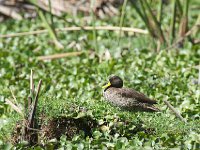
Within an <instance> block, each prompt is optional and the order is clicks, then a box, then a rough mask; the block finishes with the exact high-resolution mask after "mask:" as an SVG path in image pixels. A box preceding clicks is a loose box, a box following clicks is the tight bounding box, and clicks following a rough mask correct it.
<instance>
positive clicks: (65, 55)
mask: <svg viewBox="0 0 200 150" xmlns="http://www.w3.org/2000/svg"><path fill="white" fill-rule="evenodd" d="M82 53H83V52H70V53H62V54H55V55H49V56H39V57H37V58H38V60H51V59H57V58H63V57H70V56H78V55H81V54H82Z"/></svg>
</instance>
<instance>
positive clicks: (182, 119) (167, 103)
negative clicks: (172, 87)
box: [164, 100, 186, 123]
mask: <svg viewBox="0 0 200 150" xmlns="http://www.w3.org/2000/svg"><path fill="white" fill-rule="evenodd" d="M164 103H165V104H166V105H167V106H168V107H169V108H170V109H171V110H172V111H173V113H174V114H175V115H176V117H178V118H179V119H180V120H181V121H183V122H185V123H186V120H185V119H184V118H183V117H182V116H181V114H180V113H179V112H178V111H177V110H176V109H175V108H174V107H173V106H172V105H171V104H170V102H168V101H167V100H164Z"/></svg>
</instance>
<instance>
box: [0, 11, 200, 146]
mask: <svg viewBox="0 0 200 150" xmlns="http://www.w3.org/2000/svg"><path fill="white" fill-rule="evenodd" d="M129 15H131V13H130V14H128V15H127V16H129ZM67 17H69V16H67ZM117 19H118V18H117V17H116V18H113V20H112V21H113V22H108V21H107V22H106V21H105V22H104V21H98V20H97V21H96V22H95V23H96V24H97V25H99V24H100V25H105V24H106V25H107V24H110V25H115V24H117V22H118V20H117ZM131 21H132V20H130V21H129V23H130V22H131ZM71 24H81V19H79V18H75V19H73V21H72V22H64V21H63V20H56V27H64V26H66V25H68V26H69V25H71ZM91 24H92V22H91ZM125 24H126V23H125ZM127 24H128V23H127ZM133 25H134V26H135V25H137V26H139V27H142V26H144V25H143V24H141V23H140V22H139V21H134V24H133ZM38 28H42V26H41V21H40V20H38V19H35V20H23V21H12V20H9V21H7V22H5V23H4V24H0V32H1V33H12V32H21V31H27V30H34V29H38ZM96 34H97V35H96V40H94V34H93V33H92V32H86V31H80V32H66V33H59V34H58V38H59V39H60V41H61V43H62V44H63V45H64V46H65V48H64V49H63V50H58V49H56V48H55V47H54V46H53V44H52V41H51V39H50V38H49V36H48V35H47V34H41V35H38V36H34V35H31V36H24V37H16V38H7V39H0V41H1V42H0V66H1V67H0V83H1V84H0V119H1V120H0V122H1V123H0V124H1V125H0V130H1V133H0V145H1V148H13V144H11V143H12V142H13V141H12V140H13V138H11V137H16V138H17V136H18V134H17V133H13V131H15V130H14V128H16V124H17V122H18V123H19V124H20V120H22V118H21V117H20V115H18V114H17V113H16V112H15V111H13V110H12V109H11V108H10V107H9V106H8V105H7V104H5V99H6V98H9V99H10V98H11V97H12V96H11V93H10V89H12V91H13V92H14V94H15V96H16V98H17V100H18V103H20V104H21V105H22V106H23V103H24V101H25V100H26V97H27V96H28V95H29V75H30V70H31V69H33V70H34V80H35V81H39V79H42V80H43V85H42V92H41V95H40V97H39V104H38V111H37V115H38V117H39V118H40V121H41V122H40V126H41V130H42V131H43V132H41V133H40V134H41V135H40V136H39V137H40V139H39V142H38V144H37V145H35V146H34V147H35V148H37V149H42V148H47V149H48V148H49V149H50V148H51V149H54V148H61V149H62V148H63V149H64V148H67V149H106V148H107V149H134V148H135V149H137V148H138V149H139V148H146V149H148V148H149V149H151V148H155V149H161V148H163V149H164V148H178V149H198V148H200V120H199V119H200V116H199V111H200V105H199V98H200V91H199V85H198V84H194V82H193V81H194V80H195V79H198V70H197V69H195V68H194V66H196V65H198V64H199V58H200V57H199V56H200V48H199V47H200V46H199V45H192V44H190V43H189V42H187V43H186V42H185V45H184V46H183V48H180V49H179V50H178V51H175V50H173V49H172V50H170V51H160V52H157V53H156V52H154V51H153V50H152V49H150V47H153V46H154V42H153V41H152V40H151V39H149V38H148V37H147V36H146V35H145V36H144V35H126V34H124V35H123V36H122V37H121V38H120V42H118V36H119V35H118V33H116V32H108V31H98V32H97V33H96ZM95 41H96V42H95ZM72 42H73V43H75V46H70V45H72ZM105 50H109V52H110V54H111V58H110V59H108V60H106V58H108V57H106V56H105ZM71 51H82V52H83V54H82V55H80V56H75V57H67V58H61V59H56V60H52V61H41V60H38V59H37V56H41V55H49V54H55V53H63V52H71ZM111 74H116V75H119V76H121V77H122V78H123V79H124V81H125V86H126V87H130V88H134V89H136V90H138V91H141V92H143V93H145V94H146V95H148V96H149V97H151V98H154V99H156V100H157V101H158V107H159V108H160V109H161V110H162V112H159V113H146V112H135V113H133V112H128V111H122V110H120V109H118V108H116V107H113V106H112V105H110V104H109V103H107V102H106V101H105V100H104V99H103V97H102V89H101V86H102V85H103V83H104V82H105V81H106V80H107V78H108V76H109V75H111ZM163 100H168V101H170V102H171V104H172V105H173V106H174V107H175V108H176V109H177V110H178V111H180V112H181V114H182V116H183V117H184V118H185V119H187V123H186V124H185V123H183V122H181V121H180V120H179V119H177V118H176V117H175V116H174V115H173V114H172V113H171V111H170V110H169V109H168V108H167V107H166V105H165V104H164V102H163ZM42 116H43V117H42ZM57 124H59V125H60V126H62V125H63V126H64V127H63V128H62V129H60V130H57V129H56V125H57ZM16 141H17V140H16ZM24 146H26V143H25V142H24V143H17V144H16V145H15V146H14V147H16V148H24ZM30 149H31V148H30Z"/></svg>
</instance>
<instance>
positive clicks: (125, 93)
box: [120, 88, 157, 104]
mask: <svg viewBox="0 0 200 150" xmlns="http://www.w3.org/2000/svg"><path fill="white" fill-rule="evenodd" d="M120 93H121V95H122V97H124V98H125V97H126V98H133V99H135V100H137V101H138V102H140V103H147V104H157V102H156V101H155V100H152V99H150V98H148V97H147V96H146V95H144V94H142V93H140V92H137V91H135V90H133V89H129V88H121V90H120Z"/></svg>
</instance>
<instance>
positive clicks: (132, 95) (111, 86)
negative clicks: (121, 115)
mask: <svg viewBox="0 0 200 150" xmlns="http://www.w3.org/2000/svg"><path fill="white" fill-rule="evenodd" d="M102 88H103V96H104V98H105V99H106V100H107V101H108V102H110V103H111V104H113V105H114V106H117V107H120V108H122V109H125V110H128V111H147V112H159V111H160V109H159V108H157V107H156V106H154V105H155V104H157V102H156V101H155V100H152V99H150V98H148V97H147V96H146V95H144V94H143V93H140V92H138V91H136V90H134V89H130V88H124V87H123V80H122V79H121V78H120V77H119V76H116V75H113V76H111V77H110V78H109V81H108V82H107V83H106V84H104V85H103V86H102Z"/></svg>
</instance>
